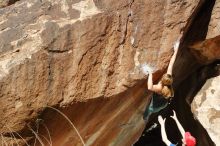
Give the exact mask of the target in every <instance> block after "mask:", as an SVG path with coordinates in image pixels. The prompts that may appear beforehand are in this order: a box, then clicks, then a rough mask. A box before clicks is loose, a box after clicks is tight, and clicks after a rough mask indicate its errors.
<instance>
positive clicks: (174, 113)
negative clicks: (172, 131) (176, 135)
mask: <svg viewBox="0 0 220 146" xmlns="http://www.w3.org/2000/svg"><path fill="white" fill-rule="evenodd" d="M170 117H171V118H173V119H174V120H176V119H177V117H176V112H175V111H174V110H173V116H170Z"/></svg>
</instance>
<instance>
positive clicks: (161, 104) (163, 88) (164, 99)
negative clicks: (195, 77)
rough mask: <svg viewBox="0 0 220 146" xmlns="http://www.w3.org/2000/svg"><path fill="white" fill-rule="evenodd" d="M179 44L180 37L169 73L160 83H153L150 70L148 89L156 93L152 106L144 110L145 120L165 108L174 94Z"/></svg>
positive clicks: (152, 99)
mask: <svg viewBox="0 0 220 146" xmlns="http://www.w3.org/2000/svg"><path fill="white" fill-rule="evenodd" d="M179 44H180V38H179V39H178V40H177V42H176V43H175V44H174V54H173V56H172V57H171V60H170V63H169V66H168V69H167V73H166V74H164V75H163V76H162V79H161V80H160V81H159V83H158V84H156V85H153V75H152V72H149V76H148V90H150V91H153V92H154V93H153V96H152V98H151V103H150V106H147V107H146V110H145V112H144V116H143V118H144V120H145V122H147V121H148V119H149V117H150V115H151V114H152V113H156V112H159V111H160V110H162V109H164V108H165V107H166V106H167V105H168V103H169V101H170V100H171V98H172V97H173V96H174V91H173V87H172V83H173V77H172V70H173V64H174V62H175V60H176V56H177V52H178V49H179Z"/></svg>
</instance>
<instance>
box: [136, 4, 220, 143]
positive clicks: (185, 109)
mask: <svg viewBox="0 0 220 146" xmlns="http://www.w3.org/2000/svg"><path fill="white" fill-rule="evenodd" d="M200 4H201V3H200ZM214 4H215V0H206V1H205V2H203V3H202V4H201V6H199V7H198V9H197V11H198V12H194V14H193V15H194V16H193V17H191V20H190V21H191V22H190V23H189V24H188V25H189V26H187V29H185V31H187V32H184V37H183V40H182V42H181V44H180V51H179V53H178V56H177V60H176V62H175V65H174V71H173V72H174V81H175V82H174V88H175V97H174V99H173V101H172V102H171V104H170V105H169V106H168V107H167V108H166V109H164V110H162V111H160V112H159V113H156V114H154V115H152V116H151V117H150V119H149V122H148V123H147V125H146V127H145V130H144V132H143V133H142V136H141V137H140V139H139V140H138V141H137V142H136V143H135V146H159V145H160V146H165V144H164V143H163V142H162V139H161V132H160V127H159V126H157V127H156V128H154V129H152V130H151V131H148V130H149V128H150V127H151V126H152V125H153V124H155V123H156V124H158V121H157V117H158V115H159V114H160V115H162V117H163V118H166V119H167V120H166V131H167V136H168V139H169V140H170V141H171V142H173V143H175V144H176V143H179V145H180V143H181V139H182V138H181V135H180V132H179V131H178V128H177V126H176V124H175V122H174V121H173V120H172V119H171V118H170V115H172V110H175V111H176V113H177V117H178V118H179V120H180V122H181V124H182V125H183V127H184V129H185V130H186V131H190V132H191V133H192V135H193V136H194V137H195V138H196V139H197V146H214V143H213V142H212V140H211V138H210V137H209V135H208V133H207V132H206V130H205V129H204V128H203V127H202V125H201V124H200V123H199V122H198V121H197V120H195V119H194V117H193V114H192V112H191V107H190V103H191V102H192V100H193V98H194V96H195V95H196V94H197V92H198V91H199V90H200V89H201V87H202V86H203V85H204V83H205V82H206V80H207V79H209V78H210V77H213V76H216V75H219V72H220V71H219V65H218V64H219V61H216V62H214V63H213V64H209V65H206V66H203V65H202V64H200V63H199V62H197V61H196V59H195V57H194V56H193V55H192V54H191V53H190V51H189V48H188V46H190V45H191V44H192V43H194V42H197V41H202V40H205V39H206V35H207V32H208V25H209V22H210V19H211V13H212V9H213V7H214ZM147 131H148V132H147Z"/></svg>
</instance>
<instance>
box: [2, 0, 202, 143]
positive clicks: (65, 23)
mask: <svg viewBox="0 0 220 146" xmlns="http://www.w3.org/2000/svg"><path fill="white" fill-rule="evenodd" d="M201 2H203V1H201ZM201 2H200V1H199V0H184V1H183V0H175V1H174V0H171V1H161V0H151V1H145V0H140V1H132V0H131V1H126V0H102V1H99V0H94V1H93V0H73V1H71V0H65V1H64V0H57V1H51V0H42V1H39V0H29V1H25V0H20V1H18V2H16V3H15V4H14V5H11V6H9V7H5V8H2V9H0V112H1V113H0V114H1V115H2V116H1V117H0V121H1V124H0V132H1V133H3V134H4V136H5V139H10V133H11V131H13V132H14V131H17V132H19V133H20V134H22V136H23V137H24V138H30V137H31V136H33V134H31V131H30V130H29V129H28V126H27V125H28V124H29V123H31V122H34V121H35V120H36V117H38V116H39V115H40V113H41V111H43V110H44V108H45V107H46V106H47V105H50V106H53V105H57V104H58V105H70V104H71V103H73V105H72V106H73V107H72V108H71V109H73V111H74V112H71V113H68V112H67V111H66V112H65V113H67V114H68V115H70V116H71V119H72V120H73V121H74V122H75V123H76V125H77V127H79V130H80V133H82V136H83V138H84V139H85V140H87V142H88V143H89V144H90V145H101V144H102V145H108V144H112V145H119V144H121V145H130V144H131V143H132V141H134V139H136V138H137V135H138V130H139V129H142V128H143V122H140V120H137V121H135V119H140V118H141V114H140V113H139V112H138V111H137V109H138V110H140V111H141V112H143V109H144V105H143V103H145V101H147V100H148V99H147V98H142V97H143V96H145V97H147V95H144V90H145V88H144V87H145V86H143V85H142V84H143V83H142V82H143V79H145V76H144V75H143V73H142V71H141V67H142V65H143V64H146V65H148V66H151V67H154V68H155V70H156V71H157V74H156V78H159V76H160V75H161V72H163V71H164V69H165V68H166V66H167V64H168V61H169V58H170V56H171V54H172V45H173V43H174V42H175V41H176V39H177V37H178V36H179V32H180V29H183V28H184V27H185V26H186V25H187V24H188V20H189V18H190V17H191V15H192V14H193V11H194V10H195V9H196V8H197V7H198V5H199V3H201ZM188 62H190V60H188ZM193 67H194V66H191V67H190V68H193ZM139 88H140V89H139ZM129 91H133V92H132V93H130V92H129ZM134 92H137V93H134ZM106 97H108V98H106ZM109 98H110V99H109ZM113 98H114V99H113ZM134 99H135V100H134ZM99 100H101V101H100V103H99ZM76 101H78V103H75V102H76ZM80 102H86V103H80ZM90 103H91V105H90ZM101 103H103V106H102V105H99V104H101ZM114 103H115V105H118V106H116V107H114V106H112V105H114ZM117 103H118V104H117ZM83 104H85V105H86V107H87V105H88V107H89V108H91V109H92V110H94V111H96V110H97V109H96V108H94V107H96V106H98V107H100V111H102V112H101V113H100V114H98V115H96V114H91V117H89V119H86V118H87V115H86V114H87V111H88V109H85V108H84V105H83ZM145 104H146V103H145ZM81 106H82V107H81ZM75 109H76V110H75ZM78 109H79V111H78ZM64 111H65V110H64ZM71 111H72V110H71ZM48 112H49V111H48ZM127 112H128V115H129V117H126V116H128V115H126V114H125V113H127ZM97 113H98V111H97ZM138 113H139V114H138ZM105 114H106V115H108V116H105V118H104V119H103V121H100V120H101V117H103V115H105ZM123 115H125V116H123ZM72 116H73V117H72ZM43 117H44V116H43ZM48 117H49V116H45V117H44V119H45V121H48V122H50V120H51V119H50V118H49V119H47V118H48ZM125 117H126V118H125ZM133 117H134V118H133ZM97 120H98V121H97ZM52 121H55V123H54V124H51V127H50V128H52V129H53V128H54V127H56V126H57V127H59V125H57V124H56V123H61V122H59V119H57V121H56V118H55V119H52ZM120 121H123V122H124V123H129V122H131V123H132V124H133V125H136V127H135V128H137V129H133V128H126V126H119V127H117V126H118V125H117V124H118V123H120ZM86 122H88V123H87V124H83V123H86ZM81 124H82V125H81ZM95 124H97V125H95ZM48 125H50V124H48ZM84 125H87V126H85V127H83V126H84ZM90 125H94V126H92V127H91V126H90ZM122 125H123V124H122ZM111 126H113V127H111ZM114 126H116V128H115V127H114ZM61 127H62V126H61ZM106 127H111V129H106ZM121 127H122V128H121ZM93 128H94V129H93ZM114 128H115V129H114ZM106 130H108V133H106V132H105V131H106ZM111 130H112V131H111ZM65 131H67V132H66V133H65V134H64V133H59V132H58V131H56V130H55V132H54V135H53V136H54V137H53V139H55V140H54V145H60V144H62V143H63V144H64V143H71V144H72V145H76V144H77V143H78V141H76V135H75V137H74V136H69V135H70V132H69V129H68V128H67V130H65ZM124 132H126V134H124ZM59 134H62V135H65V136H66V137H67V138H68V139H69V140H66V139H64V138H65V137H61V135H59ZM99 135H102V136H101V137H100V136H99ZM123 136H124V137H123ZM6 137H7V138H6ZM110 137H111V138H110ZM59 138H60V139H59ZM108 138H109V139H108ZM71 139H74V140H71ZM124 139H130V141H126V142H127V143H125V141H123V140H124ZM110 140H111V141H110ZM12 142H13V140H12ZM74 142H75V143H74ZM123 142H124V143H123Z"/></svg>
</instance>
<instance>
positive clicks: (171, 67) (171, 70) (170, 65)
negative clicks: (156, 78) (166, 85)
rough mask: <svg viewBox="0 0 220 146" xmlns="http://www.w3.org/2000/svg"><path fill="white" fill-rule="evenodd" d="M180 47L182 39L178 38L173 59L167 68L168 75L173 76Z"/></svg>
mask: <svg viewBox="0 0 220 146" xmlns="http://www.w3.org/2000/svg"><path fill="white" fill-rule="evenodd" d="M179 45H180V37H179V38H178V40H177V41H176V43H175V44H174V46H173V50H174V53H173V56H172V57H171V59H170V63H169V66H168V68H167V74H170V75H172V72H173V65H174V62H175V60H176V56H177V52H178V50H179Z"/></svg>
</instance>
